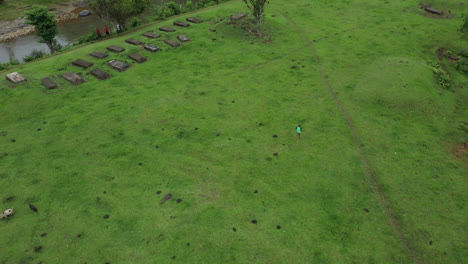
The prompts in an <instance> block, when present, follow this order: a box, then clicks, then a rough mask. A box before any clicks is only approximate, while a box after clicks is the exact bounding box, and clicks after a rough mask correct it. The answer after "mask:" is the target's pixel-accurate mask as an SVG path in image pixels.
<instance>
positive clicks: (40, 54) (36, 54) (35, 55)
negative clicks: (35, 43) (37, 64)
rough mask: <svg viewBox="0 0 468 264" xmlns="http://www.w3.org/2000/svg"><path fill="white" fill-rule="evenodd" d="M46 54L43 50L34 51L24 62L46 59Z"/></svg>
mask: <svg viewBox="0 0 468 264" xmlns="http://www.w3.org/2000/svg"><path fill="white" fill-rule="evenodd" d="M45 55H46V53H45V52H44V51H42V50H33V51H32V52H31V53H30V54H29V55H28V56H25V57H24V58H23V60H24V62H31V61H35V60H38V59H40V58H42V57H44V56H45Z"/></svg>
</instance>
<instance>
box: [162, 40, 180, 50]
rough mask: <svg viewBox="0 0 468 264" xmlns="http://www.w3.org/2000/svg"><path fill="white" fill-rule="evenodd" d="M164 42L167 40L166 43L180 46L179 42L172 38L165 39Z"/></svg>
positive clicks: (175, 46)
mask: <svg viewBox="0 0 468 264" xmlns="http://www.w3.org/2000/svg"><path fill="white" fill-rule="evenodd" d="M164 42H166V44H168V45H170V46H171V47H173V48H177V47H179V46H180V43H179V42H177V41H175V40H172V39H165V40H164Z"/></svg>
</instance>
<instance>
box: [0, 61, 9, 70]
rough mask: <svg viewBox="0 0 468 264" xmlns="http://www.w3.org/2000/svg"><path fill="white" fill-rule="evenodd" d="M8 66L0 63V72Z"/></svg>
mask: <svg viewBox="0 0 468 264" xmlns="http://www.w3.org/2000/svg"><path fill="white" fill-rule="evenodd" d="M8 66H10V65H9V64H8V63H0V71H3V70H6V69H8Z"/></svg>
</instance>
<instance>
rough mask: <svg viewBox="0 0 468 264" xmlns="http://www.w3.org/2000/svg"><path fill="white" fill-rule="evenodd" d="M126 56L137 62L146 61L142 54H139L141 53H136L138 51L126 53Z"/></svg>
mask: <svg viewBox="0 0 468 264" xmlns="http://www.w3.org/2000/svg"><path fill="white" fill-rule="evenodd" d="M128 57H129V58H130V59H132V60H134V61H136V62H138V63H143V62H145V61H146V58H145V57H143V56H141V54H140V53H138V52H134V53H132V54H130V55H128Z"/></svg>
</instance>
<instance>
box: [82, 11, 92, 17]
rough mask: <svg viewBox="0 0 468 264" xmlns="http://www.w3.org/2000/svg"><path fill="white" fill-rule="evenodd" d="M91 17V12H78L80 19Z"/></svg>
mask: <svg viewBox="0 0 468 264" xmlns="http://www.w3.org/2000/svg"><path fill="white" fill-rule="evenodd" d="M89 15H91V11H89V10H83V11H81V12H80V17H85V16H89Z"/></svg>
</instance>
